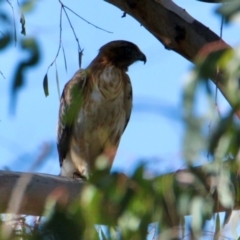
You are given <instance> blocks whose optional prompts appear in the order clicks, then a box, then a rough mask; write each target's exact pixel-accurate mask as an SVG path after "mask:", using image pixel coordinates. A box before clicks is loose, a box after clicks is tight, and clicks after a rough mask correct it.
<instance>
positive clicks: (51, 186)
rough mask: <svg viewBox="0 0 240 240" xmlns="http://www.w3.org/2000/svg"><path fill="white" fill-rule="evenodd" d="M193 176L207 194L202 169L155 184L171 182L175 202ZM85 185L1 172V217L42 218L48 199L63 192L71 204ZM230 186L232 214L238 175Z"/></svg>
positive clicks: (237, 205)
mask: <svg viewBox="0 0 240 240" xmlns="http://www.w3.org/2000/svg"><path fill="white" fill-rule="evenodd" d="M203 167H206V166H203ZM196 175H197V176H198V177H200V178H201V180H203V181H204V186H205V187H204V189H205V190H204V191H209V189H210V185H209V183H210V182H211V181H210V180H209V177H210V176H208V177H207V176H206V172H205V171H204V170H203V168H202V167H197V168H194V174H193V173H191V172H190V171H189V170H180V171H177V172H176V173H169V174H166V175H163V176H160V177H158V180H160V181H159V182H162V181H163V182H164V179H168V178H169V177H170V178H174V181H175V182H176V184H175V185H174V186H175V187H174V189H175V190H174V194H175V196H176V199H177V196H178V194H182V193H183V192H184V193H186V192H188V191H189V194H190V193H191V192H192V191H193V189H195V188H196V186H195V185H194V179H195V176H196ZM201 176H202V177H201ZM214 178H216V176H214ZM189 179H190V181H189ZM213 181H214V182H215V183H216V182H217V180H216V179H214V180H213ZM85 184H87V183H84V182H83V181H79V180H76V179H69V178H63V177H59V176H53V175H49V174H37V173H19V172H5V171H0V193H4V194H1V197H0V213H14V214H27V215H37V216H41V215H43V214H44V207H45V204H46V200H47V199H48V198H49V196H55V199H57V198H58V196H61V195H63V194H62V193H63V192H64V199H63V200H64V202H65V203H67V204H70V203H72V202H73V201H74V200H76V199H77V197H79V196H80V194H81V191H82V189H83V187H84V186H85ZM232 184H233V187H234V188H235V192H236V194H235V206H234V210H237V209H240V199H239V190H240V188H239V186H240V179H239V178H238V177H237V174H236V175H234V176H233V177H232ZM195 190H196V191H202V190H201V189H199V186H198V187H197V189H195ZM16 191H17V194H16V195H15V196H14V192H15V193H16ZM21 192H23V194H22V199H21V197H19V196H20V195H21ZM59 193H60V194H59ZM212 196H213V199H214V202H215V208H214V211H215V212H219V211H225V210H226V209H224V207H222V206H221V205H220V204H219V202H218V197H217V196H216V194H215V193H214V194H213V195H212ZM18 205H19V207H18V209H17V211H16V208H15V206H18ZM163 207H164V206H163ZM228 210H229V209H228Z"/></svg>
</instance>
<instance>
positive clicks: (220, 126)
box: [0, 2, 240, 240]
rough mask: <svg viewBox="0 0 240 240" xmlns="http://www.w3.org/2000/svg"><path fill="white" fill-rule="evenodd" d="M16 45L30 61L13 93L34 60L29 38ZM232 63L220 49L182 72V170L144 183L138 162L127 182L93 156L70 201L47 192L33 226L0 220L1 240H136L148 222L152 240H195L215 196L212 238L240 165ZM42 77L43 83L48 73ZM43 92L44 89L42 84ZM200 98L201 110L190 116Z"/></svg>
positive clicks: (6, 39) (237, 71) (239, 71)
mask: <svg viewBox="0 0 240 240" xmlns="http://www.w3.org/2000/svg"><path fill="white" fill-rule="evenodd" d="M231 4H233V5H231ZM234 4H237V5H234ZM236 6H237V7H236ZM235 10H239V4H238V3H236V2H233V3H229V4H228V5H224V6H222V7H220V8H219V10H218V12H219V13H220V14H223V15H224V16H225V17H226V19H227V20H228V21H231V19H232V17H233V16H237V15H239V11H235ZM0 18H1V19H2V21H5V23H6V24H8V25H9V18H8V16H7V15H4V14H3V13H2V12H1V13H0ZM22 22H23V21H22ZM22 27H23V28H24V26H22ZM11 41H13V36H12V33H11V32H10V31H9V28H6V30H4V34H2V35H1V38H0V50H2V49H4V48H6V47H8V46H9V44H10V42H11ZM21 47H22V49H23V50H24V51H25V50H26V49H27V51H30V55H31V57H30V58H29V59H28V60H26V61H24V62H22V63H19V66H18V68H17V70H16V72H15V78H14V81H13V84H12V90H13V91H12V96H14V94H15V91H16V90H17V89H18V88H19V87H20V86H22V84H23V82H24V77H23V75H22V74H23V70H24V68H25V67H29V66H33V65H36V64H37V62H38V60H39V57H40V53H39V50H38V49H39V48H38V46H37V43H36V41H35V40H34V39H26V38H24V39H23V40H22V41H21ZM239 58H240V48H239V47H236V48H235V49H234V50H232V49H222V50H219V51H217V52H214V53H212V54H209V55H208V56H207V57H205V58H199V59H198V60H197V65H196V67H194V69H192V71H191V72H190V73H189V76H188V79H187V80H186V83H185V86H184V89H183V98H182V100H183V101H182V111H183V121H184V124H185V136H184V139H183V146H182V148H183V155H184V159H185V160H186V168H187V169H188V171H186V172H185V171H183V172H180V173H173V174H168V175H166V176H158V177H155V178H152V179H147V178H146V177H145V175H144V169H145V165H141V166H139V167H138V168H137V169H136V170H135V172H134V173H133V175H132V176H131V177H130V178H128V177H126V176H125V175H123V174H119V173H113V174H112V175H109V174H107V172H108V171H109V169H106V168H104V164H102V162H104V159H99V161H101V162H100V164H99V163H98V166H100V167H99V169H97V170H96V172H95V173H94V174H93V175H92V176H91V178H90V179H89V182H88V183H87V185H86V187H85V188H84V190H83V192H82V194H81V196H80V197H79V199H77V200H76V202H75V203H74V204H72V205H71V206H67V205H66V201H65V199H66V198H67V195H66V193H65V192H63V193H62V194H60V195H54V194H53V196H51V197H49V198H48V201H47V203H46V212H45V217H44V218H43V219H42V221H41V224H39V223H38V224H33V225H32V227H29V226H28V224H27V223H26V222H27V220H26V218H25V217H21V218H18V219H16V220H15V221H14V222H8V221H7V220H6V217H7V216H5V218H4V219H2V221H1V225H2V228H1V236H2V238H1V239H59V240H60V239H63V240H65V239H93V240H94V239H99V237H100V238H101V239H132V240H134V239H136V240H141V239H147V237H149V236H150V235H151V233H150V226H149V224H150V223H155V233H154V234H152V235H151V237H152V239H154V237H155V238H158V239H179V238H182V239H184V237H185V236H187V235H188V236H190V237H191V238H193V239H194V238H195V239H197V238H199V237H200V236H202V235H203V234H204V226H205V224H206V221H207V220H208V219H210V218H212V217H213V214H214V212H215V211H217V210H218V209H215V208H214V200H215V197H216V195H217V196H218V199H219V204H220V205H221V206H222V209H224V210H225V213H226V214H225V215H226V216H225V220H224V222H223V223H221V222H220V217H219V214H217V215H216V230H215V232H213V233H212V235H213V236H215V237H217V236H219V234H220V231H221V228H222V227H223V225H224V224H225V223H226V222H227V220H228V218H229V214H230V213H231V211H232V208H233V206H234V199H235V195H237V196H239V190H238V189H234V188H233V184H232V178H231V177H232V175H233V173H236V171H237V170H238V168H239V164H240V152H239V145H240V137H239V136H240V125H239V123H238V122H237V121H236V117H235V114H234V113H235V112H236V111H239V106H240V99H239V96H240V95H239V76H240V64H239V62H240V61H239ZM213 74H217V76H218V78H217V79H218V80H217V82H216V85H218V84H222V83H224V84H225V83H226V84H227V86H228V88H229V89H230V92H231V96H232V102H233V103H234V106H233V109H232V110H231V111H230V112H228V113H226V114H225V116H221V115H220V114H219V111H218V104H217V97H216V92H215V89H214V87H213V86H211V85H209V82H208V81H207V78H208V77H209V76H212V75H213ZM45 79H46V80H45V82H47V75H45ZM45 90H46V92H48V91H47V84H45ZM199 96H200V99H201V100H202V101H203V102H204V103H205V104H204V106H205V107H204V109H201V110H200V111H197V109H196V101H197V100H198V99H199ZM202 159H208V160H209V163H208V164H207V165H206V166H205V168H203V170H204V174H203V173H202V172H201V171H198V168H196V165H197V163H198V162H199V160H202ZM206 179H209V181H210V184H209V185H208V184H207V182H208V181H207V180H206ZM186 215H192V221H191V225H190V226H189V228H188V229H185V227H186V226H185V216H186ZM96 224H98V225H96ZM103 225H104V226H103ZM6 226H8V227H9V226H11V227H12V229H13V231H10V232H9V231H7V230H6V229H7V228H6ZM176 226H179V229H180V230H179V229H176ZM97 230H98V231H97ZM9 233H10V234H9ZM6 236H7V237H6Z"/></svg>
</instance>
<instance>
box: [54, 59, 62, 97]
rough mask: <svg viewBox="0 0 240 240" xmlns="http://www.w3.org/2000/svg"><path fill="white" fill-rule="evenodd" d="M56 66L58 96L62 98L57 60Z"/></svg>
mask: <svg viewBox="0 0 240 240" xmlns="http://www.w3.org/2000/svg"><path fill="white" fill-rule="evenodd" d="M55 68H56V83H57V91H58V97H59V99H60V98H61V93H60V87H59V77H58V70H57V64H56V62H55Z"/></svg>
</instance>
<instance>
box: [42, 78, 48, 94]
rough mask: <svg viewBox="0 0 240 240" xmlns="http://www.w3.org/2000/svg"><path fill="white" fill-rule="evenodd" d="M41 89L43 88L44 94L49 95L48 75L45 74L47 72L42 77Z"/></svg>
mask: <svg viewBox="0 0 240 240" xmlns="http://www.w3.org/2000/svg"><path fill="white" fill-rule="evenodd" d="M43 90H44V94H45V96H46V97H47V96H48V95H49V92H48V76H47V73H46V74H45V76H44V79H43Z"/></svg>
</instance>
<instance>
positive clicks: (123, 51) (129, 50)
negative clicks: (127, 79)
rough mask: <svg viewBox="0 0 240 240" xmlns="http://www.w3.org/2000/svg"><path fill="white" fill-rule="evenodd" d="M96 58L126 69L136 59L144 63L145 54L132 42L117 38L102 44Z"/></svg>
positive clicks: (145, 59)
mask: <svg viewBox="0 0 240 240" xmlns="http://www.w3.org/2000/svg"><path fill="white" fill-rule="evenodd" d="M98 58H101V59H104V60H106V61H107V62H109V63H111V64H113V65H114V66H116V67H119V68H123V69H126V70H127V68H128V67H129V66H130V65H131V64H133V63H134V62H136V61H138V60H139V61H143V62H144V63H146V61H147V58H146V56H145V55H144V54H143V53H142V52H141V51H140V49H139V48H138V46H137V45H135V44H134V43H132V42H128V41H124V40H117V41H112V42H109V43H107V44H105V45H103V46H102V47H101V48H100V49H99V54H98Z"/></svg>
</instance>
